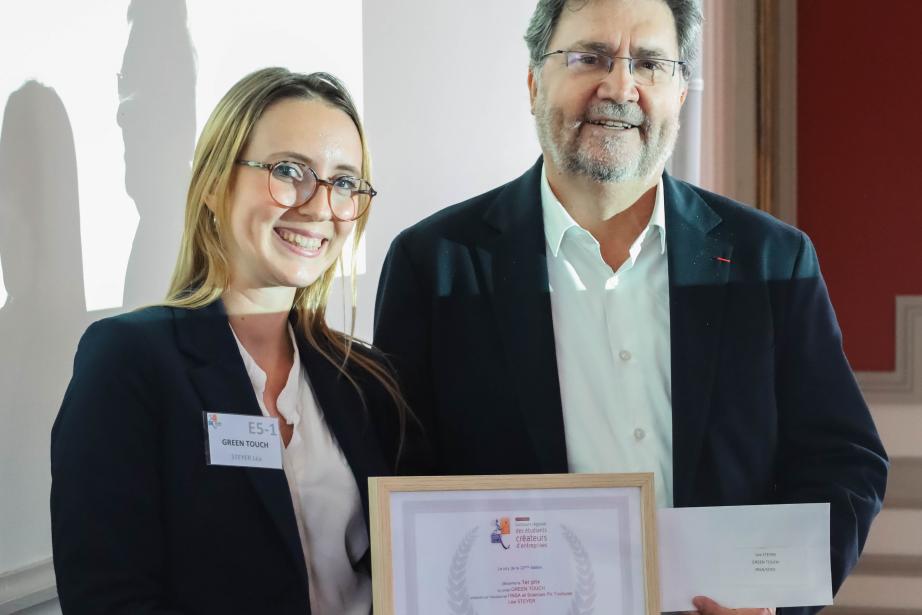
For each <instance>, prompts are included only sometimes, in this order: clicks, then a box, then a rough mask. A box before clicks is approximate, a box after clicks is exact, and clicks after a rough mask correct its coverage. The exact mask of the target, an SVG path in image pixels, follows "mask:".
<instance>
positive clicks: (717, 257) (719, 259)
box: [714, 256, 730, 265]
mask: <svg viewBox="0 0 922 615" xmlns="http://www.w3.org/2000/svg"><path fill="white" fill-rule="evenodd" d="M714 260H715V261H717V262H719V263H727V264H728V265H729V264H730V259H729V258H724V257H722V256H715V257H714Z"/></svg>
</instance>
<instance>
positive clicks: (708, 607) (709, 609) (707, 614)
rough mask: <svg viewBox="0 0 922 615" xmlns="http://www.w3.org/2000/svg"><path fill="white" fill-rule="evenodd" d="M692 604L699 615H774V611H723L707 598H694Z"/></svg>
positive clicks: (722, 608) (723, 609)
mask: <svg viewBox="0 0 922 615" xmlns="http://www.w3.org/2000/svg"><path fill="white" fill-rule="evenodd" d="M692 604H694V605H695V608H696V609H698V610H697V613H700V614H701V615H775V609H725V608H724V607H722V606H720V605H719V604H717V603H716V602H714V601H713V600H711V599H710V598H708V597H707V596H696V597H695V598H694V600H692Z"/></svg>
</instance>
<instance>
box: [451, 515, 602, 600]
mask: <svg viewBox="0 0 922 615" xmlns="http://www.w3.org/2000/svg"><path fill="white" fill-rule="evenodd" d="M478 529H479V528H477V527H473V528H471V530H470V531H469V532H468V533H467V534H465V535H464V538H462V539H461V542H460V543H459V544H458V548H457V549H456V550H455V554H454V556H452V558H451V566H450V567H449V570H448V608H449V610H450V611H451V615H477V611H475V610H474V606H473V605H472V604H471V600H470V596H469V595H468V591H467V562H468V559H469V558H470V555H471V549H472V548H473V547H474V543H475V542H476V539H477V534H478ZM560 529H561V531H562V532H563V538H564V540H565V541H566V542H567V545H568V546H569V547H570V551H571V553H572V554H573V560H574V563H575V564H576V589H575V590H574V592H573V601H572V602H571V603H570V610H568V611H567V613H566V615H592V613H593V611H594V610H595V573H593V571H592V560H591V559H589V554H588V553H586V549H585V548H583V543H582V542H580V539H579V537H577V536H576V534H574V533H573V531H572V530H570V528H568V527H567V526H565V525H561V526H560Z"/></svg>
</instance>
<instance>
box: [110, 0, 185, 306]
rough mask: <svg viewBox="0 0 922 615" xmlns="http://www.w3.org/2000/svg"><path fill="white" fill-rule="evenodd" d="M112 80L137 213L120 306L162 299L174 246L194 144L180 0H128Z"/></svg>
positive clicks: (173, 259) (179, 231) (128, 180)
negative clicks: (126, 29) (126, 28)
mask: <svg viewBox="0 0 922 615" xmlns="http://www.w3.org/2000/svg"><path fill="white" fill-rule="evenodd" d="M128 22H129V23H130V24H131V32H130V34H129V36H128V44H127V46H126V48H125V55H124V58H123V60H122V70H121V72H120V73H119V79H118V94H119V99H120V100H121V104H120V105H119V110H118V124H119V126H121V128H122V136H123V139H124V142H125V189H126V191H127V192H128V195H129V196H130V197H131V198H132V199H133V200H134V202H135V205H136V207H137V210H138V215H139V216H140V220H139V222H138V229H137V233H136V234H135V237H134V242H133V244H132V248H131V257H130V259H129V261H128V270H127V273H126V275H125V294H124V300H123V302H122V305H123V307H124V308H125V309H133V308H136V307H138V306H141V305H145V304H149V303H156V302H159V301H162V300H163V298H164V297H165V296H166V292H167V287H168V285H169V280H170V276H171V275H172V273H173V266H174V264H175V262H176V255H177V253H178V252H179V242H180V237H181V235H182V228H183V213H184V211H185V201H186V188H187V186H188V183H189V174H190V164H189V163H190V160H191V159H192V154H193V150H194V147H195V136H196V135H195V79H196V71H195V51H194V49H193V47H192V39H191V38H190V36H189V29H188V23H187V15H186V3H185V0H132V2H131V4H130V5H129V7H128Z"/></svg>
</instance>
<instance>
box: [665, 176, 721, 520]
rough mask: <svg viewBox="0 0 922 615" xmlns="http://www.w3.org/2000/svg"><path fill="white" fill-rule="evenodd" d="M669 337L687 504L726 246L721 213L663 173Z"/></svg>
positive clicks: (677, 467) (706, 398)
mask: <svg viewBox="0 0 922 615" xmlns="http://www.w3.org/2000/svg"><path fill="white" fill-rule="evenodd" d="M663 186H664V188H665V204H666V242H667V246H668V262H669V312H670V323H671V333H670V335H671V339H672V366H671V368H672V433H673V438H672V444H673V464H672V467H673V494H674V504H675V505H676V506H686V505H688V504H689V503H690V502H691V498H692V486H693V485H694V475H695V471H696V469H697V467H698V459H699V456H700V453H701V444H702V440H703V438H704V433H705V430H706V427H707V419H708V412H709V409H710V402H711V391H712V388H713V386H714V377H715V369H716V364H717V353H718V352H719V348H720V336H721V332H722V324H723V312H724V303H725V295H726V289H727V281H728V279H729V275H730V267H731V266H732V265H731V262H730V260H731V256H732V251H733V246H732V245H731V244H730V243H729V242H728V241H726V240H725V239H723V238H721V237H719V236H718V234H717V233H716V232H715V229H717V227H718V226H719V225H720V223H721V218H720V217H719V216H718V215H717V214H716V213H715V212H714V210H713V209H711V208H710V207H709V206H708V205H707V204H706V203H705V202H704V200H703V199H702V198H701V197H700V196H698V194H697V193H696V192H695V191H694V190H692V189H691V188H690V187H689V186H687V185H685V184H683V183H681V182H677V181H676V180H674V179H672V178H671V177H669V176H668V175H664V176H663Z"/></svg>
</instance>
